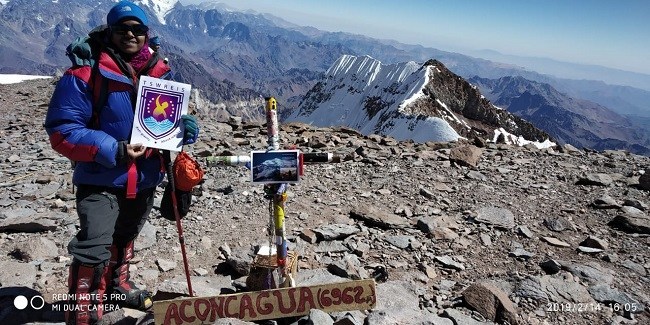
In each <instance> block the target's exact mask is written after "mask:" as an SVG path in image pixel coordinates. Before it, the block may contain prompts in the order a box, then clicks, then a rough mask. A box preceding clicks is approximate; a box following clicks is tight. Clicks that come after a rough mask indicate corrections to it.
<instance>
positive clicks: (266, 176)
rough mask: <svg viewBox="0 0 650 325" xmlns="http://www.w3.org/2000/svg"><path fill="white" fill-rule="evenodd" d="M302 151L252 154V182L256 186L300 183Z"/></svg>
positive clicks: (256, 152) (258, 152) (254, 152)
mask: <svg viewBox="0 0 650 325" xmlns="http://www.w3.org/2000/svg"><path fill="white" fill-rule="evenodd" d="M299 160H300V151H299V150H273V151H252V152H251V180H252V181H253V183H254V184H278V183H287V184H292V183H298V181H299V180H300V176H299V175H300V172H299V168H300V161H299Z"/></svg>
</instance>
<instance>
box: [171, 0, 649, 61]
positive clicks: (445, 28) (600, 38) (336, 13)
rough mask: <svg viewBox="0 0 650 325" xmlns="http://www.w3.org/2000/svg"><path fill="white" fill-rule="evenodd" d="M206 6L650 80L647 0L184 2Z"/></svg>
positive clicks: (425, 44)
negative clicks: (637, 75)
mask: <svg viewBox="0 0 650 325" xmlns="http://www.w3.org/2000/svg"><path fill="white" fill-rule="evenodd" d="M201 2H222V3H225V4H228V5H230V6H232V7H234V8H238V9H252V10H255V11H258V12H266V13H271V14H274V15H276V16H278V17H281V18H283V19H286V20H287V21H290V22H293V23H296V24H298V25H303V26H313V27H316V28H318V29H322V30H327V31H345V32H351V33H358V34H362V35H367V36H370V37H374V38H382V39H395V40H397V41H400V42H402V43H407V44H420V45H423V46H430V47H436V48H438V49H441V50H450V51H458V52H461V53H462V52H463V51H470V50H482V49H490V50H496V51H498V52H501V53H503V54H512V55H521V56H531V57H545V58H551V59H556V60H560V61H567V62H573V63H582V64H594V65H602V66H606V67H611V68H617V69H621V70H627V71H633V72H639V73H645V74H650V61H648V60H647V58H648V57H650V42H648V41H647V31H650V19H648V15H649V14H650V1H645V0H622V1H611V0H589V1H586V0H562V1H559V0H529V1H520V0H492V1H471V0H456V1H428V0H411V1H394V0H374V1H349V0H346V1H344V0H327V1H301V0H276V1H264V0H219V1H214V0H212V1H206V0H181V3H183V4H189V3H201Z"/></svg>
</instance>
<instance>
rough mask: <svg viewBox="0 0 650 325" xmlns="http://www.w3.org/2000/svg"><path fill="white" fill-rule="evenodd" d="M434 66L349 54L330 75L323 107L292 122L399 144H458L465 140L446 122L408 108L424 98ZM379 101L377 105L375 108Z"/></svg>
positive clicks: (299, 114) (294, 116)
mask: <svg viewBox="0 0 650 325" xmlns="http://www.w3.org/2000/svg"><path fill="white" fill-rule="evenodd" d="M432 71H433V70H432V69H430V68H429V67H422V66H421V65H419V64H418V63H416V62H412V61H411V62H403V63H398V64H391V65H384V64H382V63H381V62H380V61H379V60H376V59H374V58H372V57H370V56H353V55H343V56H341V57H340V58H339V59H338V60H337V61H336V62H335V63H334V64H332V66H331V67H330V68H329V69H328V70H327V73H326V77H325V80H323V81H322V82H323V85H324V86H323V89H322V90H321V92H320V93H321V94H323V95H324V96H325V97H327V100H325V101H323V102H312V103H309V102H308V101H309V100H310V99H314V98H317V97H318V95H316V96H315V97H312V98H308V99H307V102H305V103H304V105H303V106H309V105H312V106H315V107H312V108H311V109H309V108H307V111H308V112H304V111H303V112H301V111H302V108H303V107H301V109H299V110H297V111H295V112H294V113H293V114H292V115H291V116H290V117H289V118H288V119H287V120H291V121H299V122H304V123H310V124H314V125H318V126H334V125H344V126H348V127H352V128H355V129H357V130H359V131H360V132H361V133H363V134H371V133H379V134H383V135H388V136H392V137H394V138H396V139H398V140H404V139H413V140H415V141H453V140H456V139H458V137H459V135H458V133H457V132H456V131H454V129H453V128H452V127H451V126H450V125H449V123H448V122H447V121H445V120H443V119H440V118H437V117H422V116H419V115H413V114H411V113H409V111H408V110H407V109H406V108H407V107H408V106H409V105H412V104H413V103H415V102H416V101H418V99H419V98H421V97H423V96H424V93H423V89H424V86H425V85H426V83H427V81H428V80H429V79H428V75H429V74H430V73H432ZM373 100H377V101H376V102H375V103H373V102H372V101H373Z"/></svg>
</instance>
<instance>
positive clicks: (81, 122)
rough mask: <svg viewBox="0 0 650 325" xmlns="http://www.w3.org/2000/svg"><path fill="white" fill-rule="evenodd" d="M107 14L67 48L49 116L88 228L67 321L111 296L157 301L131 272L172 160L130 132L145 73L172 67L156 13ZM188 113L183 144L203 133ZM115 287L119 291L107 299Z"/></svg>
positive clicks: (127, 9)
mask: <svg viewBox="0 0 650 325" xmlns="http://www.w3.org/2000/svg"><path fill="white" fill-rule="evenodd" d="M106 22H107V25H106V26H100V27H99V28H96V29H95V30H93V31H92V32H91V33H90V34H89V37H88V38H86V39H85V40H84V41H79V42H76V43H73V44H71V46H70V47H69V48H68V54H69V56H70V57H71V60H72V61H73V67H72V68H70V69H68V70H67V71H66V72H65V74H64V75H63V76H62V77H61V79H60V80H59V81H58V83H57V85H56V89H55V91H54V93H53V95H52V99H51V101H50V104H49V108H48V112H47V116H46V118H45V124H44V125H45V129H46V131H47V133H48V135H49V138H50V143H51V145H52V148H53V149H54V150H56V151H57V152H59V153H60V154H62V155H64V156H65V157H67V158H69V159H70V160H72V161H73V162H75V168H74V174H73V183H74V184H75V185H76V186H77V187H78V190H77V193H76V207H77V214H78V216H79V223H80V228H79V232H78V233H77V234H76V236H74V238H72V240H71V241H70V243H69V245H68V251H69V253H70V254H71V255H72V256H73V259H72V263H71V265H70V271H69V278H68V287H69V293H70V296H71V297H72V298H73V299H72V300H73V301H72V302H71V304H72V307H74V309H73V311H72V312H68V313H66V322H67V323H68V324H92V323H96V322H97V321H99V320H100V319H101V318H102V314H103V313H102V309H103V307H104V306H105V305H106V304H109V303H116V304H119V305H121V306H122V307H130V308H137V309H141V310H144V309H148V308H150V307H151V305H152V301H151V295H150V293H149V292H147V291H145V290H140V289H138V288H137V287H136V286H135V285H134V284H133V283H132V282H131V281H130V274H129V261H130V260H131V259H132V258H133V241H134V240H135V238H136V237H137V235H138V233H139V232H140V230H141V229H142V226H143V225H144V222H145V220H146V218H147V217H148V215H149V213H150V212H151V209H152V207H153V201H154V194H155V190H156V187H157V186H158V185H159V184H160V183H161V182H162V180H163V178H164V175H165V168H164V162H163V159H162V154H161V153H160V152H159V151H158V150H157V149H156V150H154V149H151V148H146V147H144V146H143V145H142V144H130V143H129V139H130V136H131V130H132V127H133V119H134V111H135V101H136V97H137V96H136V92H137V86H138V78H139V77H141V76H145V75H146V76H151V77H156V78H164V79H168V78H169V77H170V68H169V67H168V66H167V64H165V63H164V62H163V61H162V60H161V58H160V57H159V56H158V54H157V53H156V52H154V51H151V50H150V49H149V47H148V46H146V45H147V43H148V38H149V36H148V31H149V28H148V26H147V25H148V19H147V16H146V14H145V13H144V11H143V10H142V9H141V8H140V7H138V6H137V5H135V4H134V3H132V2H129V1H121V2H119V3H117V4H116V5H115V6H114V7H113V8H112V9H111V10H110V11H109V13H108V15H107V17H106ZM92 52H94V53H92ZM89 53H90V54H89ZM100 98H101V99H100ZM181 121H182V123H183V127H184V135H183V144H190V143H194V141H196V139H197V136H198V130H199V129H198V125H197V123H196V120H195V119H194V117H193V116H189V115H184V116H182V117H181ZM129 167H132V168H129ZM133 184H135V186H133ZM127 185H131V186H127ZM128 189H135V191H133V190H128ZM114 293H118V294H121V296H120V299H118V300H116V301H112V302H110V301H106V298H108V297H111V296H117V295H111V294H114Z"/></svg>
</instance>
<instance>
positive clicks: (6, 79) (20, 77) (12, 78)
mask: <svg viewBox="0 0 650 325" xmlns="http://www.w3.org/2000/svg"><path fill="white" fill-rule="evenodd" d="M48 78H52V77H51V76H32V75H24V74H0V84H3V85H7V84H15V83H19V82H23V81H25V80H34V79H48Z"/></svg>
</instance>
